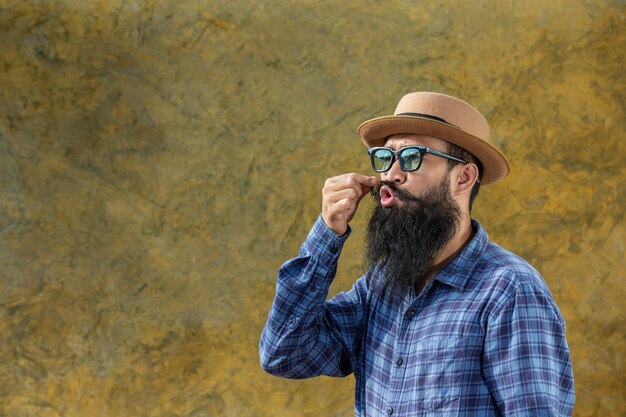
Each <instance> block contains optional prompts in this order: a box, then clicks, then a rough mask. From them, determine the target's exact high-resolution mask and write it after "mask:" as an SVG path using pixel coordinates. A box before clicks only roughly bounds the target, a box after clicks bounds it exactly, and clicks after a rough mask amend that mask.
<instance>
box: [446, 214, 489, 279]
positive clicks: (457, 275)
mask: <svg viewBox="0 0 626 417" xmlns="http://www.w3.org/2000/svg"><path fill="white" fill-rule="evenodd" d="M472 227H473V228H474V230H476V234H475V235H474V237H473V238H472V239H471V240H470V241H469V243H468V244H467V245H466V246H465V247H464V248H463V250H461V252H460V253H459V254H458V255H457V256H456V257H455V258H454V259H453V260H452V261H450V262H448V264H447V265H446V266H444V267H443V268H442V269H441V270H440V271H439V272H438V273H437V275H435V277H434V279H435V280H437V281H439V282H441V283H443V284H446V285H450V286H451V287H454V288H456V289H457V290H459V291H463V289H464V288H465V285H467V282H468V281H469V280H470V278H471V276H472V274H473V272H474V269H475V267H476V264H477V263H478V260H479V259H480V258H481V256H482V254H483V253H484V252H485V248H486V247H487V243H488V242H489V236H487V232H486V231H485V229H483V227H482V226H481V225H480V223H479V222H478V221H477V220H474V219H472Z"/></svg>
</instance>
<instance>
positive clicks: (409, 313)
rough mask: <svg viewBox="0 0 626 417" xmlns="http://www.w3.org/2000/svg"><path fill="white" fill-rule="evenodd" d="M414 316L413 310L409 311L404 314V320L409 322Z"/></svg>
mask: <svg viewBox="0 0 626 417" xmlns="http://www.w3.org/2000/svg"><path fill="white" fill-rule="evenodd" d="M414 315H415V310H409V311H407V312H406V318H407V319H409V320H411V319H412V318H413V316H414Z"/></svg>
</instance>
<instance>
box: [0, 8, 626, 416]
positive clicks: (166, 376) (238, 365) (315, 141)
mask: <svg viewBox="0 0 626 417" xmlns="http://www.w3.org/2000/svg"><path fill="white" fill-rule="evenodd" d="M625 45H626V4H625V3H624V1H622V0H613V1H608V0H604V1H580V0H579V1H569V0H556V1H552V2H545V1H539V0H527V1H513V0H511V1H502V2H486V1H485V2H480V1H474V0H471V1H468V0H443V1H434V0H430V1H401V0H388V1H384V2H379V1H373V0H372V1H357V2H340V1H319V0H305V1H299V0H298V1H297V0H285V1H269V0H268V1H259V2H251V1H247V0H228V1H227V0H216V1H212V2H200V1H195V0H177V1H174V0H162V1H156V0H91V1H82V0H49V1H36V0H30V1H22V0H0V51H1V53H0V186H1V188H0V416H11V417H25V416H41V417H51V416H64V417H74V416H90V417H98V416H103V417H105V416H106V417H109V416H110V417H114V416H115V417H118V416H155V417H156V416H181V417H182V416H187V417H203V416H237V417H245V416H350V415H352V414H353V411H352V408H353V379H352V378H345V379H330V378H318V379H313V380H309V381H284V380H280V379H277V378H274V377H271V376H269V375H266V374H264V373H263V372H262V371H261V369H260V368H259V365H258V353H257V343H258V338H259V335H260V332H261V329H262V326H263V323H264V321H265V318H266V314H267V311H268V309H269V307H270V303H271V300H272V297H273V291H274V283H275V275H276V270H277V269H278V267H279V266H280V264H281V263H282V262H283V261H284V260H286V259H287V258H289V257H291V256H293V255H295V254H296V251H297V249H298V247H299V245H300V243H301V241H302V239H304V237H305V235H306V232H307V230H308V228H309V227H310V225H311V224H312V223H313V221H314V220H315V218H316V216H317V213H318V212H319V209H320V202H319V201H320V197H319V190H320V189H321V186H322V184H323V182H324V179H325V178H326V177H328V176H332V175H336V174H339V173H343V172H346V171H349V170H350V171H351V170H357V171H359V172H364V173H368V172H370V171H369V167H368V161H367V158H366V154H365V149H364V148H363V147H362V145H361V144H360V142H359V141H358V139H357V136H356V127H357V126H358V124H359V123H360V122H362V121H364V120H366V119H368V118H370V117H374V116H378V115H383V114H387V113H388V112H391V111H392V110H393V108H394V107H395V104H396V102H397V100H398V99H399V97H400V96H402V95H403V94H404V93H406V92H409V91H415V90H435V91H440V92H445V93H449V94H453V95H457V96H459V97H461V98H463V99H465V100H467V101H469V102H471V103H473V104H474V105H475V106H476V107H478V108H479V109H481V110H482V111H483V112H484V113H485V114H486V115H487V118H488V119H489V120H490V123H491V126H492V135H493V137H494V140H495V142H496V143H497V144H498V145H499V146H500V147H501V148H502V149H503V150H504V151H505V152H506V153H507V154H508V155H509V157H510V159H511V162H512V165H513V171H512V174H511V176H510V177H509V178H508V179H506V180H505V181H502V182H501V183H498V184H497V185H494V186H491V187H485V188H484V189H483V190H482V192H481V196H480V197H479V199H478V200H477V202H476V206H475V210H474V211H475V217H477V218H478V219H480V220H481V221H482V223H483V224H484V226H485V227H486V229H487V230H488V231H489V233H490V237H491V238H492V239H493V240H495V241H496V242H499V243H500V244H502V245H503V246H505V247H507V248H509V249H511V250H514V251H516V252H517V253H519V254H520V255H522V256H523V257H525V258H526V259H528V260H529V261H530V262H531V263H533V264H534V265H535V266H536V267H537V268H538V269H539V270H540V271H541V272H542V273H543V275H544V276H545V278H546V280H547V282H548V284H549V285H550V288H551V289H552V291H553V294H554V296H555V298H556V300H557V302H558V303H559V305H560V307H561V309H562V311H563V314H564V316H565V318H566V320H567V324H568V340H569V343H570V346H571V351H572V355H573V361H574V370H575V376H576V384H577V403H576V408H575V415H576V416H577V417H586V416H608V415H611V416H617V415H623V413H624V410H625V409H626V400H625V398H626V390H625V388H624V386H625V383H626V372H625V371H624V352H623V349H624V344H625V323H624V316H625V309H624V299H626V288H625V283H624V279H625V278H626V276H625V275H626V273H625V270H626V264H625V260H624V253H625V238H626V236H625V235H626V229H625V225H626V221H625V219H624V207H625V206H626V199H625V193H624V191H625V189H624V185H623V184H624V180H625V178H626V134H625V133H624V132H625V131H626V78H625V77H624V66H625V65H626V52H625V51H626V48H625ZM366 220H367V210H366V209H362V210H361V211H360V213H359V214H358V215H357V218H356V219H355V220H354V222H353V227H354V229H355V232H354V234H353V236H352V237H351V239H350V240H349V242H348V245H347V247H346V249H345V252H344V254H343V257H342V262H341V265H340V271H339V276H338V277H337V279H336V281H335V283H334V284H333V288H332V291H333V292H336V291H339V290H343V289H347V288H349V286H350V285H351V283H352V281H353V280H355V279H356V278H357V277H358V276H359V275H360V273H361V272H362V270H361V266H360V265H361V258H360V256H361V255H360V253H361V249H362V243H361V242H362V237H363V233H362V230H363V225H364V224H365V222H366Z"/></svg>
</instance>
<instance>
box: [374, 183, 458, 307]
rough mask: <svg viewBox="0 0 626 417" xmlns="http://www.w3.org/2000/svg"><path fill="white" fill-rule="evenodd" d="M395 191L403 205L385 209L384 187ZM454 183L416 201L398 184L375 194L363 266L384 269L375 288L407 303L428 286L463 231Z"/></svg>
mask: <svg viewBox="0 0 626 417" xmlns="http://www.w3.org/2000/svg"><path fill="white" fill-rule="evenodd" d="M382 185H387V186H388V187H390V188H392V189H393V190H394V192H395V194H396V197H397V198H398V199H400V200H401V201H402V202H403V203H404V204H402V205H401V206H394V207H383V206H382V205H381V204H380V187H381V186H382ZM449 185H450V184H449V180H448V178H447V177H446V180H444V181H442V182H441V183H440V184H439V185H437V186H435V187H433V188H432V189H430V190H429V191H427V192H426V193H425V194H424V195H423V196H420V197H414V196H413V195H411V194H409V193H408V192H406V191H403V190H399V189H398V188H397V187H396V186H395V184H394V183H393V182H387V181H384V182H382V183H381V184H379V186H377V187H376V188H375V189H374V190H372V195H373V196H374V199H375V205H374V207H373V209H372V216H371V219H370V222H369V226H368V228H367V235H366V247H365V255H364V264H365V267H366V268H370V267H373V266H374V265H377V264H379V265H380V268H381V272H382V274H380V275H379V276H378V277H376V278H374V281H372V283H371V284H372V287H373V289H375V290H378V291H381V292H385V293H387V295H389V296H396V297H399V298H404V297H405V296H407V295H409V294H415V293H416V291H417V288H421V287H422V286H423V285H425V279H426V278H427V274H428V272H429V268H431V267H432V265H433V261H434V259H435V258H436V257H437V255H438V254H439V253H440V252H441V251H442V249H443V248H444V246H445V245H446V243H447V242H449V241H450V239H451V238H452V237H453V236H454V234H455V233H456V231H457V230H458V228H459V224H460V219H461V209H460V207H459V206H458V204H457V203H456V202H455V201H454V200H453V199H452V197H451V195H450V191H449V188H450V187H449Z"/></svg>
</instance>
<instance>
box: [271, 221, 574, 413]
mask: <svg viewBox="0 0 626 417" xmlns="http://www.w3.org/2000/svg"><path fill="white" fill-rule="evenodd" d="M473 226H474V228H475V230H476V234H475V236H474V237H473V239H472V240H471V241H470V243H469V244H468V245H467V246H466V247H465V248H463V250H462V252H461V253H460V254H459V255H458V256H457V257H456V258H455V259H454V260H452V261H451V262H450V263H448V264H447V265H446V266H445V267H444V268H443V269H441V270H440V271H439V272H438V273H437V275H436V276H435V277H434V278H433V279H432V280H431V281H430V283H429V284H427V286H426V287H425V288H424V290H423V291H422V292H421V293H420V294H419V296H417V297H415V296H414V295H413V296H408V297H406V299H405V300H403V301H402V302H396V303H395V304H394V303H391V302H389V301H388V300H387V298H383V297H381V296H380V294H378V293H377V292H375V291H371V290H370V288H369V287H370V286H369V282H370V281H371V280H372V278H375V277H377V275H378V274H379V273H380V271H378V270H377V269H376V268H373V269H371V270H369V271H368V272H367V273H366V274H365V275H364V276H363V277H361V278H360V279H359V280H357V281H356V282H355V284H354V286H353V287H352V289H351V290H350V291H347V292H343V293H340V294H338V295H336V296H335V297H333V298H332V299H330V300H328V301H326V297H327V294H328V288H329V286H330V284H331V281H332V280H333V278H334V276H335V272H336V270H337V260H338V258H339V254H340V252H341V248H342V245H343V243H344V241H345V239H346V238H347V234H346V235H344V236H342V237H339V236H337V235H336V234H335V233H333V232H332V231H331V230H330V229H329V228H328V227H327V226H326V225H325V224H324V221H323V220H322V219H321V217H320V218H318V220H317V222H316V223H315V225H314V226H313V228H312V230H311V231H310V233H309V236H308V237H307V239H306V241H305V242H304V244H303V245H302V247H301V249H300V253H299V256H298V257H296V258H294V259H292V260H290V261H288V262H286V263H285V264H284V265H283V266H282V267H281V269H280V271H279V273H278V283H277V289H276V298H275V299H274V303H273V305H272V308H271V311H270V313H269V317H268V319H267V323H266V325H265V328H264V329H263V334H262V336H261V343H260V348H259V351H260V356H261V365H262V367H263V368H264V369H265V370H266V371H267V372H269V373H271V374H273V375H277V376H281V377H285V378H308V377H313V376H317V375H330V376H346V375H349V374H354V376H355V378H356V392H355V396H356V398H355V414H356V416H357V417H364V416H381V417H387V416H403V417H404V416H406V417H410V416H424V415H437V416H533V417H537V416H569V415H571V413H572V408H573V406H574V379H573V374H572V366H571V361H570V355H569V349H568V346H567V342H566V340H565V322H564V321H563V317H562V316H561V313H560V311H559V309H558V307H557V306H556V304H555V302H554V300H553V299H552V296H551V294H550V291H549V290H548V288H547V286H546V283H545V282H544V280H543V279H542V278H541V276H540V275H539V273H538V272H537V271H535V270H534V269H533V268H532V267H531V266H530V265H529V264H528V263H527V262H525V261H524V260H523V259H521V258H519V257H518V256H516V255H514V254H512V253H510V252H508V251H506V250H504V249H502V248H501V247H499V246H498V245H496V244H494V243H492V242H489V240H488V237H487V233H486V232H485V231H484V230H483V228H482V227H481V226H480V224H479V223H478V222H476V221H473Z"/></svg>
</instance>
